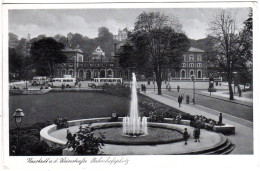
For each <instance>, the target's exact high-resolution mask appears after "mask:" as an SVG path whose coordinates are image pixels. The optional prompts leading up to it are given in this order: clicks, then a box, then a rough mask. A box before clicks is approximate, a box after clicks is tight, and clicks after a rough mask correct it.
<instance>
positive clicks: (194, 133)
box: [193, 127, 200, 142]
mask: <svg viewBox="0 0 260 171" xmlns="http://www.w3.org/2000/svg"><path fill="white" fill-rule="evenodd" d="M193 136H194V139H195V141H194V142H197V141H198V142H200V131H199V129H198V128H197V127H196V128H195V129H194V130H193Z"/></svg>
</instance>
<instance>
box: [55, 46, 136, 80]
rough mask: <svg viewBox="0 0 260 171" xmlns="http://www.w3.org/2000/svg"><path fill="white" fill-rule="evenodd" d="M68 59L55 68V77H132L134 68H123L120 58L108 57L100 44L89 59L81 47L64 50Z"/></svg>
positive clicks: (81, 78) (86, 78) (125, 78)
mask: <svg viewBox="0 0 260 171" xmlns="http://www.w3.org/2000/svg"><path fill="white" fill-rule="evenodd" d="M63 52H64V53H65V54H66V55H67V57H68V60H67V62H66V63H62V64H58V65H57V66H56V67H55V68H56V71H55V77H64V75H71V76H72V77H73V78H76V79H78V80H91V79H94V78H123V80H130V79H131V72H132V69H122V68H121V67H119V63H118V60H117V59H115V58H106V56H105V53H104V52H103V50H102V49H101V48H100V46H98V47H97V48H96V50H95V51H94V52H93V53H92V55H91V58H90V59H89V60H88V61H84V58H83V52H82V51H81V50H80V49H66V50H64V51H63Z"/></svg>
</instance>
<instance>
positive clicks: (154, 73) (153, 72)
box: [153, 72, 155, 92]
mask: <svg viewBox="0 0 260 171" xmlns="http://www.w3.org/2000/svg"><path fill="white" fill-rule="evenodd" d="M153 91H154V92H155V72H153Z"/></svg>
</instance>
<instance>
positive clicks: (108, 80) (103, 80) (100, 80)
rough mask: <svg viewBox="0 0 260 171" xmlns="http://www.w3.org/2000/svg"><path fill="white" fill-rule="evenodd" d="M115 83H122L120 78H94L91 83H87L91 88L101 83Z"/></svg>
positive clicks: (101, 84)
mask: <svg viewBox="0 0 260 171" xmlns="http://www.w3.org/2000/svg"><path fill="white" fill-rule="evenodd" d="M106 84H107V85H115V84H122V78H94V82H93V83H89V84H88V86H89V87H92V88H96V87H98V86H103V85H106Z"/></svg>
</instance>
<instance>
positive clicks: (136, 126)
mask: <svg viewBox="0 0 260 171" xmlns="http://www.w3.org/2000/svg"><path fill="white" fill-rule="evenodd" d="M132 75H133V81H132V90H131V106H130V116H127V117H124V118H123V135H127V136H134V137H135V136H140V135H147V134H148V131H147V118H146V117H142V118H141V117H140V116H139V112H138V99H137V92H136V88H137V83H136V76H135V73H133V74H132Z"/></svg>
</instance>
